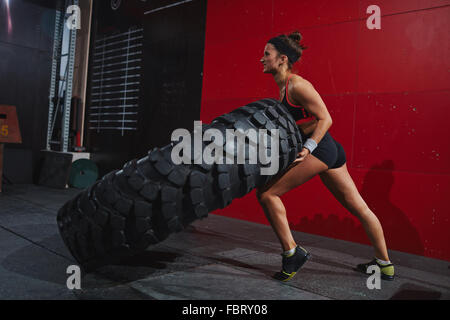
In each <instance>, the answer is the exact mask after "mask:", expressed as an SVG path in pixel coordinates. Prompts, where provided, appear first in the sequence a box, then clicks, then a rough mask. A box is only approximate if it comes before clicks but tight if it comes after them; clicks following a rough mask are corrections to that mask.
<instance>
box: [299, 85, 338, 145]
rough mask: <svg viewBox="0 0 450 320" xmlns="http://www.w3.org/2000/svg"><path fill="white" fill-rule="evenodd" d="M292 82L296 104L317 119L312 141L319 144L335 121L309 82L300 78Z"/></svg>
mask: <svg viewBox="0 0 450 320" xmlns="http://www.w3.org/2000/svg"><path fill="white" fill-rule="evenodd" d="M292 80H293V82H292V85H293V86H292V89H291V91H290V93H291V97H292V99H293V100H294V103H295V104H296V105H301V106H303V107H304V108H305V109H306V110H307V111H308V112H309V113H310V114H312V115H313V116H314V117H315V118H316V119H317V126H316V128H315V130H314V131H313V133H312V135H311V139H313V140H314V141H316V143H317V144H319V142H320V140H322V138H323V136H324V135H325V133H326V132H327V131H328V129H329V128H330V127H331V124H332V123H333V120H332V119H331V116H330V114H329V112H328V109H327V107H326V105H325V103H324V102H323V100H322V98H321V97H320V95H319V93H318V92H317V91H316V89H314V87H313V85H312V84H311V83H310V82H309V81H306V80H302V79H298V78H293V79H292Z"/></svg>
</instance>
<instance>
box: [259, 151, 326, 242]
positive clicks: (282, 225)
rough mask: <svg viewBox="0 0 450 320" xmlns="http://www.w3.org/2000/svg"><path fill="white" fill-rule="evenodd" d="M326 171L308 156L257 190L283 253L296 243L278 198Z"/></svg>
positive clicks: (313, 158) (324, 165)
mask: <svg viewBox="0 0 450 320" xmlns="http://www.w3.org/2000/svg"><path fill="white" fill-rule="evenodd" d="M327 169H328V166H327V165H326V164H325V163H323V162H322V161H320V160H319V159H317V158H316V157H314V156H313V155H311V154H310V155H308V156H307V157H306V158H305V160H303V161H302V162H300V163H298V164H294V165H293V166H292V167H290V168H289V169H288V170H287V171H285V172H284V173H283V174H282V175H281V176H278V177H276V178H274V179H273V181H270V182H269V183H268V184H267V185H266V186H265V187H264V188H262V189H258V190H257V193H256V195H257V197H258V201H259V203H260V204H261V206H262V208H263V210H264V213H265V215H266V217H267V219H268V220H269V222H270V225H271V226H272V228H273V230H274V231H275V234H276V235H277V237H278V239H279V240H280V243H281V246H282V248H283V251H287V250H290V249H292V248H295V246H296V243H295V240H294V238H293V236H292V233H291V230H290V228H289V223H288V220H287V217H286V209H285V207H284V205H283V202H282V201H281V199H280V197H281V196H282V195H283V194H285V193H286V192H288V191H289V190H292V189H294V188H296V187H298V186H299V185H301V184H303V183H305V182H306V181H308V180H310V179H311V178H313V177H314V176H315V175H317V174H318V173H320V172H323V171H325V170H327Z"/></svg>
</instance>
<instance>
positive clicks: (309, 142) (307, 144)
mask: <svg viewBox="0 0 450 320" xmlns="http://www.w3.org/2000/svg"><path fill="white" fill-rule="evenodd" d="M303 148H306V149H308V150H309V153H313V151H314V150H315V149H316V148H317V143H316V142H315V141H314V139H311V138H309V139H308V140H306V142H305V144H304V145H303Z"/></svg>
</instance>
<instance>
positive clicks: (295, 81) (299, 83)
mask: <svg viewBox="0 0 450 320" xmlns="http://www.w3.org/2000/svg"><path fill="white" fill-rule="evenodd" d="M289 81H290V82H291V83H292V85H293V86H295V87H304V86H312V83H311V82H309V81H308V80H306V79H305V78H303V77H302V76H299V75H298V74H293V75H292V76H291V78H290V80H289Z"/></svg>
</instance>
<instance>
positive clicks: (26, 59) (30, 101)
mask: <svg viewBox="0 0 450 320" xmlns="http://www.w3.org/2000/svg"><path fill="white" fill-rule="evenodd" d="M9 3H10V18H11V22H12V29H10V30H8V25H7V21H8V12H7V10H6V6H5V2H4V1H1V5H0V104H6V105H15V106H16V107H17V113H18V118H19V125H20V128H21V133H22V140H23V143H22V144H7V145H6V147H5V159H4V161H5V167H4V174H5V175H6V177H8V178H9V179H10V180H11V181H13V182H15V183H31V182H33V176H34V177H36V176H37V175H38V172H37V161H38V159H39V153H40V150H41V149H43V148H45V143H46V131H47V121H48V95H49V82H50V73H51V56H52V50H53V29H54V20H55V10H54V7H53V1H24V0H14V1H10V2H9Z"/></svg>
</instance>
